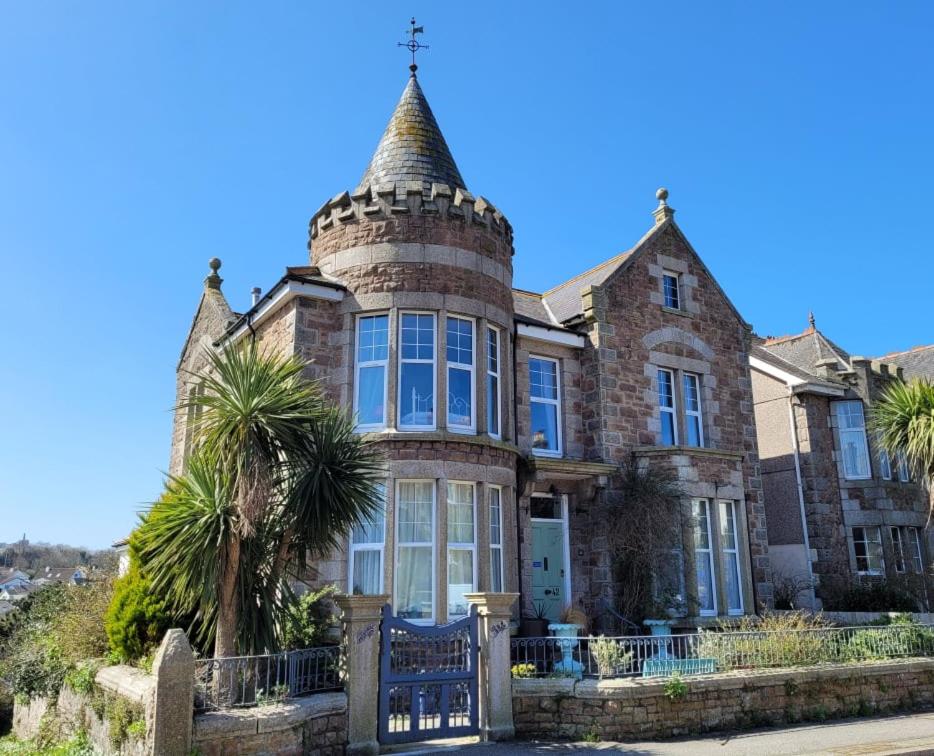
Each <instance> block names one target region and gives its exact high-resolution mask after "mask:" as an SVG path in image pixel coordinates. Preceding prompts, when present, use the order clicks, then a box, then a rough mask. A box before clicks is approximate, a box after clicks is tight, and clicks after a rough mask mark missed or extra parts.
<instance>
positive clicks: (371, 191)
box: [308, 181, 514, 259]
mask: <svg viewBox="0 0 934 756" xmlns="http://www.w3.org/2000/svg"><path fill="white" fill-rule="evenodd" d="M423 187H424V185H423V184H422V182H420V181H408V182H405V184H399V183H387V184H378V185H375V186H373V185H368V186H366V187H364V188H363V189H362V190H357V191H356V192H354V193H353V194H350V193H349V192H341V193H340V194H338V195H337V196H336V197H334V198H333V199H330V200H328V201H327V202H325V203H324V204H323V205H322V206H321V207H320V208H319V209H318V210H317V211H316V212H315V214H314V215H313V216H312V217H311V222H310V223H309V228H308V236H309V241H308V248H309V250H310V251H311V252H312V258H313V259H315V258H316V257H317V256H318V255H317V254H316V253H317V252H318V251H319V249H318V248H319V246H321V247H329V248H330V247H331V246H332V245H330V244H322V242H324V240H325V238H326V237H327V236H329V235H330V234H331V233H333V232H334V231H336V230H339V229H342V228H344V227H346V226H349V225H354V224H356V225H359V224H363V223H384V222H386V221H390V220H401V219H406V218H410V219H424V221H425V222H424V223H418V224H417V225H420V226H424V225H431V226H453V227H457V228H459V229H460V230H461V231H466V230H474V231H478V232H481V233H482V234H483V235H484V236H490V237H495V238H496V239H497V240H498V244H497V245H496V246H497V247H500V248H503V249H505V250H507V251H508V253H509V256H510V257H511V256H512V254H514V249H513V236H512V226H511V225H510V223H509V221H508V220H507V219H506V216H504V215H503V214H502V213H501V212H500V211H499V210H498V209H497V208H496V207H495V206H494V205H493V204H492V203H491V202H490V201H489V200H488V199H486V198H485V197H482V196H481V197H474V195H473V194H471V193H470V192H468V191H467V190H466V189H461V188H455V189H453V190H452V189H451V187H450V186H448V185H447V184H431V190H430V191H426V190H425V189H424V188H423ZM402 225H403V226H405V225H407V224H402ZM384 228H385V227H384ZM407 230H409V229H407ZM387 232H388V233H391V232H392V230H391V228H388V229H387ZM409 241H416V240H415V239H409ZM425 241H428V239H425ZM321 251H322V252H323V251H325V250H324V249H322V250H321ZM327 251H331V250H330V249H328V250H327Z"/></svg>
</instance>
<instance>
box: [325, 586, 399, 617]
mask: <svg viewBox="0 0 934 756" xmlns="http://www.w3.org/2000/svg"><path fill="white" fill-rule="evenodd" d="M389 601H390V596H389V594H386V593H381V594H377V595H375V596H358V595H349V594H341V595H339V596H335V597H334V603H335V604H337V606H338V607H339V608H340V610H341V613H342V615H343V617H344V619H345V620H346V621H348V622H367V621H373V620H379V619H381V616H382V615H381V612H382V611H383V607H384V606H385V605H386V604H388V603H389Z"/></svg>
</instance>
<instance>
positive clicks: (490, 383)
mask: <svg viewBox="0 0 934 756" xmlns="http://www.w3.org/2000/svg"><path fill="white" fill-rule="evenodd" d="M501 420H502V410H501V409H500V399H499V330H498V329H496V328H492V327H489V328H487V329H486V432H487V433H489V434H490V435H491V436H493V437H494V438H499V437H500V429H499V426H500V422H501Z"/></svg>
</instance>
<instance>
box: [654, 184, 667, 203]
mask: <svg viewBox="0 0 934 756" xmlns="http://www.w3.org/2000/svg"><path fill="white" fill-rule="evenodd" d="M655 198H656V199H657V200H659V201H661V202H664V201H665V200H666V199H668V190H667V189H666V188H665V187H661V188H660V189H659V190H658V191H657V192H655Z"/></svg>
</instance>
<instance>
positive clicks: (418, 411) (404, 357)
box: [399, 312, 436, 430]
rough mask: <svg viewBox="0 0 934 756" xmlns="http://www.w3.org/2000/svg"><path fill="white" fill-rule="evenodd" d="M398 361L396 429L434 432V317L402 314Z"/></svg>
mask: <svg viewBox="0 0 934 756" xmlns="http://www.w3.org/2000/svg"><path fill="white" fill-rule="evenodd" d="M400 322H401V329H400V330H401V342H400V343H401V349H400V358H399V427H400V428H404V429H406V430H434V428H435V393H436V392H435V380H436V378H435V316H434V315H433V314H432V313H415V312H404V313H402V315H401V318H400Z"/></svg>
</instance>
